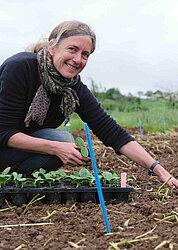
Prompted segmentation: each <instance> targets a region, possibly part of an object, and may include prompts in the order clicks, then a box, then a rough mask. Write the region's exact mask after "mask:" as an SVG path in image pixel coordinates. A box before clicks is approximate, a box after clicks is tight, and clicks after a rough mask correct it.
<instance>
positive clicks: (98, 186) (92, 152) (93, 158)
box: [85, 123, 111, 233]
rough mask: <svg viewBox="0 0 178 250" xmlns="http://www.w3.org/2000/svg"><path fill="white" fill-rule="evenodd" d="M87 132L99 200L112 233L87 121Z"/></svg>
mask: <svg viewBox="0 0 178 250" xmlns="http://www.w3.org/2000/svg"><path fill="white" fill-rule="evenodd" d="M85 133H86V137H87V142H88V148H89V152H90V157H91V163H92V167H93V172H94V176H95V181H96V187H97V191H98V196H99V201H100V204H101V209H102V213H103V219H104V223H105V226H106V232H107V233H110V232H111V230H110V226H109V221H108V217H107V212H106V207H105V203H104V198H103V193H102V189H101V184H100V180H99V176H98V169H97V166H96V160H95V155H94V151H93V147H92V141H91V136H90V131H89V127H88V125H87V123H85Z"/></svg>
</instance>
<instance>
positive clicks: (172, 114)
mask: <svg viewBox="0 0 178 250" xmlns="http://www.w3.org/2000/svg"><path fill="white" fill-rule="evenodd" d="M99 102H100V103H101V106H102V107H103V108H104V109H105V111H106V112H107V113H108V114H109V115H111V116H112V117H113V118H114V119H115V120H116V121H117V123H118V124H120V125H121V126H122V127H126V128H139V120H140V121H141V126H142V129H144V130H145V131H147V132H165V131H164V125H163V119H164V120H165V128H166V131H167V130H171V129H173V128H177V127H178V104H177V102H175V103H171V102H170V99H163V98H157V99H155V100H152V99H143V98H136V97H130V98H129V97H125V98H121V100H119V99H118V100H112V99H104V98H99ZM62 128H64V126H62ZM81 128H84V123H83V122H82V121H81V119H80V117H79V116H78V115H77V114H76V113H73V115H72V118H71V121H70V130H71V131H75V130H79V129H81Z"/></svg>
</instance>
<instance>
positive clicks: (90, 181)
mask: <svg viewBox="0 0 178 250" xmlns="http://www.w3.org/2000/svg"><path fill="white" fill-rule="evenodd" d="M10 171H11V167H7V168H6V169H5V170H4V171H3V172H2V173H1V174H0V187H1V186H2V184H3V185H7V184H11V185H14V184H15V186H16V187H21V188H23V187H24V185H25V184H26V183H32V184H33V186H34V187H37V185H38V186H39V185H40V184H45V183H48V184H49V186H50V187H51V186H52V184H54V183H57V182H58V181H69V182H71V183H73V184H75V185H76V186H77V187H79V186H80V185H81V184H87V185H89V186H92V185H94V184H95V177H94V176H93V174H92V173H90V172H89V171H88V169H87V168H86V167H83V168H81V169H80V170H79V171H76V170H75V171H74V172H73V174H70V175H67V174H66V173H65V171H64V169H58V170H56V171H50V172H46V170H45V169H43V168H40V169H39V170H37V171H34V172H33V173H32V177H31V178H26V177H24V176H23V175H22V174H19V173H17V172H12V173H10ZM98 175H99V179H100V182H101V185H103V184H108V185H109V186H111V185H112V184H113V183H115V184H116V185H119V183H120V181H121V177H120V175H117V174H116V173H114V171H113V170H110V171H109V172H103V171H99V173H98Z"/></svg>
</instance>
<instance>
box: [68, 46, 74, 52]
mask: <svg viewBox="0 0 178 250" xmlns="http://www.w3.org/2000/svg"><path fill="white" fill-rule="evenodd" d="M68 49H69V50H70V51H74V52H75V51H76V48H74V47H69V48H68Z"/></svg>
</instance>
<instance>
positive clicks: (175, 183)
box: [154, 165, 178, 188]
mask: <svg viewBox="0 0 178 250" xmlns="http://www.w3.org/2000/svg"><path fill="white" fill-rule="evenodd" d="M154 173H155V174H156V175H157V176H158V177H159V178H160V179H161V180H162V181H163V182H165V181H167V180H168V179H169V178H170V177H171V179H170V180H169V181H168V182H167V184H168V186H169V187H171V188H175V187H178V180H176V178H174V177H173V176H172V175H171V174H170V173H169V172H168V171H167V170H166V169H164V168H163V167H162V166H161V165H158V166H156V167H155V169H154Z"/></svg>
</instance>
